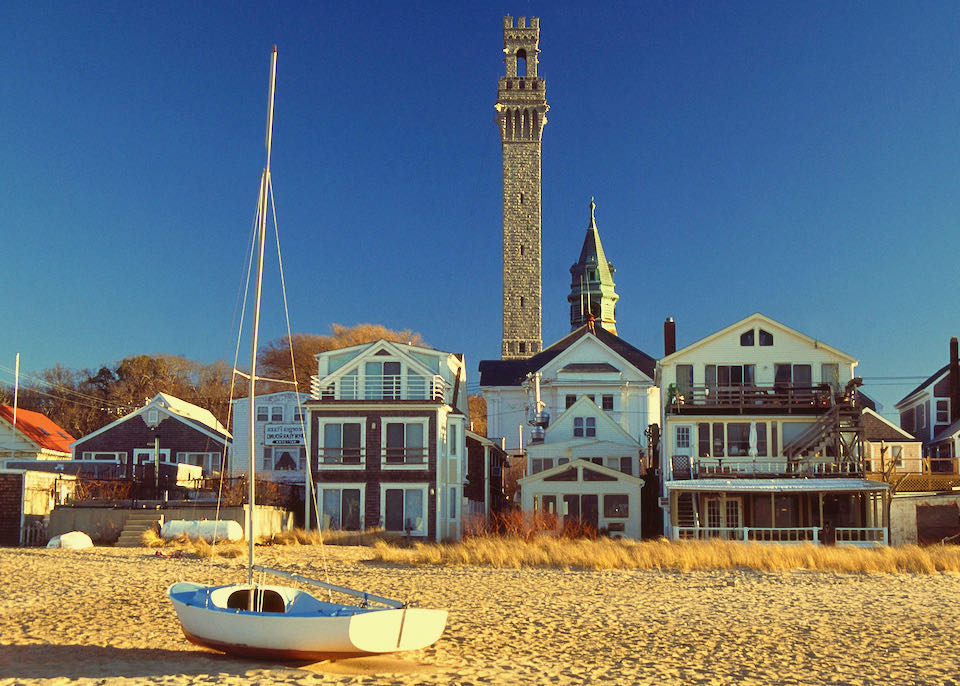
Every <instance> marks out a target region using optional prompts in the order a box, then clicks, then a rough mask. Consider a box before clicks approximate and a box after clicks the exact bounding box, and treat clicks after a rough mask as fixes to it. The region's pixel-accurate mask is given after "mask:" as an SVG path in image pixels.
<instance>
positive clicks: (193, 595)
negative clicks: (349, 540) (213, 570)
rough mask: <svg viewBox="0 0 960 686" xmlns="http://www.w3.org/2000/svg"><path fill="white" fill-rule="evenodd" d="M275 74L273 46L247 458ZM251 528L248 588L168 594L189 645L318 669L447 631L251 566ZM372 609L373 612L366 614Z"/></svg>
mask: <svg viewBox="0 0 960 686" xmlns="http://www.w3.org/2000/svg"><path fill="white" fill-rule="evenodd" d="M276 67H277V49H276V46H274V48H273V52H272V54H271V58H270V88H269V96H268V108H267V137H266V148H267V156H266V158H267V161H266V165H265V167H264V169H263V175H262V177H261V179H260V197H259V203H258V210H257V213H258V214H257V242H256V244H255V248H256V250H257V271H256V285H255V292H254V306H253V323H252V338H253V340H252V343H251V349H250V382H249V389H250V390H249V402H250V407H249V412H248V413H247V416H248V418H249V422H250V425H249V432H250V442H249V445H250V446H251V450H252V447H253V446H255V445H256V444H257V442H256V437H255V433H254V431H255V428H254V426H255V425H254V418H255V412H254V402H255V392H256V391H255V386H256V380H257V376H256V364H257V335H258V328H259V317H260V292H261V286H262V278H263V253H264V241H265V238H266V224H267V203H268V197H269V188H270V151H271V144H272V136H273V99H274V87H275V83H276ZM249 463H250V464H249V473H248V478H249V486H250V490H249V500H250V503H251V514H252V511H253V506H252V504H253V503H254V502H256V501H255V498H254V489H255V479H254V460H253V459H252V456H251V459H250V460H249ZM254 521H255V518H254V517H253V516H251V517H250V530H249V532H248V551H247V582H246V583H240V584H227V585H223V586H211V585H205V584H199V583H193V582H189V581H180V582H177V583H175V584H173V585H172V586H170V588H169V589H167V595H168V596H169V598H170V600H171V602H172V603H173V606H174V609H175V610H176V612H177V617H178V618H179V620H180V624H181V626H182V628H183V633H184V635H185V636H186V637H187V639H188V640H190V641H192V642H193V643H196V644H198V645H202V646H205V647H207V648H212V649H213V650H218V651H221V652H225V653H229V654H232V655H240V656H245V657H256V658H265V659H288V660H311V661H316V660H324V659H335V658H341V657H355V656H360V655H372V654H381V653H392V652H397V651H403V650H418V649H420V648H425V647H426V646H428V645H430V644H432V643H434V642H435V641H436V640H437V639H438V638H440V635H441V634H442V633H443V629H444V627H445V626H446V621H447V611H446V610H435V609H424V608H413V607H407V605H406V604H405V603H403V602H401V601H397V600H391V599H389V598H383V597H380V596H376V595H372V594H369V593H366V592H364V591H359V590H356V589H351V588H347V587H344V586H337V585H335V584H330V583H327V582H323V581H317V580H314V579H308V578H306V577H302V576H300V575H298V574H291V573H289V572H283V571H280V570H276V569H271V568H268V567H263V566H259V565H256V564H254V539H255V534H254V530H253V529H254ZM254 571H257V572H261V573H263V574H271V575H275V576H279V577H284V578H287V579H290V580H293V581H296V582H298V583H301V584H307V585H313V586H318V587H320V588H324V589H326V590H327V591H328V594H329V595H328V597H330V600H329V601H323V600H320V599H319V598H316V597H314V596H313V595H311V594H310V593H307V592H305V591H302V590H300V589H299V588H295V587H289V586H278V585H266V584H256V583H254V579H253V573H254ZM332 592H337V593H341V594H346V595H349V596H353V597H356V598H359V599H360V601H361V602H360V604H359V605H349V604H341V603H335V602H332ZM371 604H375V605H377V607H371Z"/></svg>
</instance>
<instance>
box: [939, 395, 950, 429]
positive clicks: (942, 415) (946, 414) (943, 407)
mask: <svg viewBox="0 0 960 686" xmlns="http://www.w3.org/2000/svg"><path fill="white" fill-rule="evenodd" d="M948 423H950V401H949V400H938V401H937V424H948Z"/></svg>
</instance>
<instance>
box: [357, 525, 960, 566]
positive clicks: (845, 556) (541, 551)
mask: <svg viewBox="0 0 960 686" xmlns="http://www.w3.org/2000/svg"><path fill="white" fill-rule="evenodd" d="M373 552H374V559H375V560H377V561H381V562H390V563H398V564H406V565H449V566H456V565H477V566H489V567H500V568H513V569H519V568H523V567H553V568H569V569H586V570H609V569H657V570H664V571H697V570H718V569H752V570H761V571H785V570H811V571H833V572H852V573H884V572H887V573H889V572H907V573H916V574H934V573H939V572H960V547H958V546H930V547H920V546H901V547H895V548H894V547H877V548H854V547H836V546H815V545H812V544H801V545H789V546H787V545H772V544H759V543H738V542H730V541H668V540H666V539H659V540H655V541H633V540H626V539H611V538H604V537H599V538H594V539H591V538H566V537H558V536H552V535H546V534H538V535H535V536H532V537H529V538H524V537H514V536H489V535H488V536H473V537H469V538H466V539H464V540H462V541H459V542H456V543H417V544H414V545H413V546H412V547H407V548H397V547H395V546H391V545H389V544H387V543H385V542H378V543H376V544H375V545H374V549H373Z"/></svg>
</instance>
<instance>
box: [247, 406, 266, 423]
mask: <svg viewBox="0 0 960 686" xmlns="http://www.w3.org/2000/svg"><path fill="white" fill-rule="evenodd" d="M268 419H270V413H269V411H268V410H267V406H266V405H258V406H257V421H258V422H265V421H267V420H268ZM248 421H249V420H248Z"/></svg>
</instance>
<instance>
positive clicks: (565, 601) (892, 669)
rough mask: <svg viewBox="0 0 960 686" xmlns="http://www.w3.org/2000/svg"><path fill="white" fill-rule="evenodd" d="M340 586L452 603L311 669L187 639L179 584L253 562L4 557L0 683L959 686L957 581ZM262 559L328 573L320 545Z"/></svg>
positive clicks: (725, 577) (637, 579)
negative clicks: (415, 627) (420, 645)
mask: <svg viewBox="0 0 960 686" xmlns="http://www.w3.org/2000/svg"><path fill="white" fill-rule="evenodd" d="M326 550H327V556H328V558H329V559H328V569H329V576H330V579H331V581H334V582H335V583H346V584H349V585H353V586H362V587H364V588H366V589H368V590H370V591H371V592H374V593H379V594H381V595H387V596H394V597H401V598H406V599H410V600H413V601H415V602H416V603H418V604H420V605H423V606H437V607H446V608H449V609H450V621H449V624H448V627H447V631H446V633H445V634H444V636H443V638H441V639H440V641H439V642H438V643H437V644H436V645H434V646H432V647H430V648H428V649H426V650H423V651H419V652H416V653H401V654H399V655H397V656H387V657H372V658H357V659H352V660H343V661H340V662H334V663H316V664H312V665H282V664H267V663H259V662H252V661H244V660H237V659H233V658H228V657H224V656H221V655H218V654H216V653H211V652H207V651H205V650H202V649H200V648H198V647H196V646H194V645H192V644H190V643H188V642H187V641H186V640H185V639H184V638H183V636H182V634H181V633H180V629H179V625H178V624H177V621H176V617H175V615H174V613H173V610H172V608H171V606H170V604H169V602H168V601H167V599H166V597H165V593H164V591H165V589H166V587H167V586H168V585H169V584H170V583H172V582H173V581H176V580H179V579H183V578H188V579H192V580H201V581H216V582H217V583H223V582H227V581H238V580H242V579H243V578H244V577H243V574H244V573H243V571H242V566H241V565H242V562H240V561H238V560H230V561H217V562H214V563H211V562H208V561H204V560H197V559H190V558H184V559H175V558H160V557H156V556H154V555H153V552H152V551H150V550H148V549H145V548H144V549H119V548H95V549H92V550H86V551H68V550H37V549H4V550H3V551H2V552H0V578H2V579H3V580H4V592H3V593H2V594H0V680H2V681H3V682H10V683H13V682H15V683H39V682H44V683H48V682H49V681H50V680H57V679H59V680H63V681H64V682H66V681H67V680H80V681H86V680H91V681H96V682H100V683H103V682H106V683H124V682H128V683H134V682H136V683H144V682H157V683H165V684H185V683H193V682H217V683H228V684H229V683H237V684H240V683H249V682H251V681H260V682H262V683H317V681H318V680H321V681H322V682H323V683H371V684H372V683H377V684H380V683H389V684H420V683H437V684H448V683H462V684H467V683H469V684H481V683H486V684H527V683H542V684H568V683H571V684H572V683H588V682H597V683H610V682H613V683H625V684H633V683H685V684H689V683H711V684H714V683H734V682H736V683H755V684H771V683H773V684H820V683H828V682H829V683H843V684H874V683H884V684H886V683H896V684H915V683H924V684H926V683H960V681H958V677H957V674H958V673H960V667H958V665H960V639H958V638H957V627H960V575H952V574H951V575H906V574H905V575H888V574H878V575H847V574H833V573H824V572H803V571H797V572H787V573H760V572H745V571H732V572H731V571H723V572H694V573H675V572H669V573H666V572H665V573H660V572H656V571H610V572H588V571H564V570H545V569H524V570H498V569H487V568H478V567H462V568H458V567H449V568H433V567H427V568H413V569H411V568H406V567H399V566H394V565H383V564H372V563H370V562H368V561H366V558H367V557H368V553H367V550H366V549H363V548H334V547H328V548H327V549H326ZM258 554H260V555H261V559H262V560H263V561H264V562H265V563H266V564H282V565H283V567H284V568H286V569H289V570H291V571H298V572H301V573H304V574H307V575H312V576H316V577H317V578H323V571H322V565H321V562H320V555H319V552H318V550H317V549H316V548H313V547H302V548H297V547H289V548H267V549H265V550H263V551H262V553H258Z"/></svg>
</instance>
